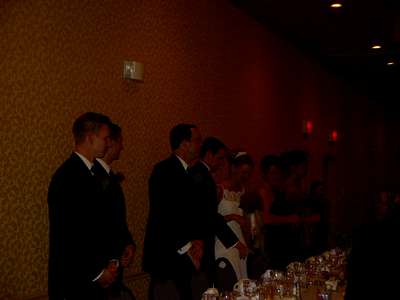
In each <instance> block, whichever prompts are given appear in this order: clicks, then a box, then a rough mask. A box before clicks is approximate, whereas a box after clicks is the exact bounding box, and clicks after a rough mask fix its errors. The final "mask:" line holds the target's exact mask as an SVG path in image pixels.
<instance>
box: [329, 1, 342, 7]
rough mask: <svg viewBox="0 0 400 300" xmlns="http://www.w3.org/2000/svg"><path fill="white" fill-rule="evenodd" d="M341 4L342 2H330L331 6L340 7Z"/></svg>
mask: <svg viewBox="0 0 400 300" xmlns="http://www.w3.org/2000/svg"><path fill="white" fill-rule="evenodd" d="M342 6H343V5H342V3H338V2H335V3H332V4H331V7H332V8H341V7H342Z"/></svg>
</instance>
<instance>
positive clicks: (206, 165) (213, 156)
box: [189, 137, 248, 286]
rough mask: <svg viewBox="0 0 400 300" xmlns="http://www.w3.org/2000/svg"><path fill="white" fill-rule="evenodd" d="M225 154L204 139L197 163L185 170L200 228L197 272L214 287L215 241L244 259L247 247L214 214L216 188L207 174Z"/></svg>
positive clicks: (216, 142)
mask: <svg viewBox="0 0 400 300" xmlns="http://www.w3.org/2000/svg"><path fill="white" fill-rule="evenodd" d="M226 151H227V148H226V146H225V145H224V144H223V143H222V142H221V141H220V140H218V139H216V138H214V137H209V138H207V139H205V140H204V142H203V144H202V146H201V149H200V160H199V161H198V162H197V163H196V164H195V165H194V166H193V167H192V168H190V170H189V174H190V175H191V177H192V178H193V179H194V184H195V195H196V205H195V209H193V210H194V211H196V216H195V219H196V220H197V222H199V223H200V224H201V229H202V231H201V233H202V239H203V241H204V255H203V258H202V261H201V271H203V272H204V273H205V274H206V276H207V279H208V285H209V286H211V285H213V284H216V282H215V238H216V237H218V239H219V240H220V241H221V242H222V243H223V245H224V246H225V247H226V248H230V247H236V248H237V249H238V251H239V254H240V256H241V257H245V256H246V255H247V252H248V250H247V247H246V246H245V245H244V244H243V243H241V242H240V241H239V239H238V238H237V236H236V235H235V233H234V232H233V231H232V230H231V229H230V227H229V226H228V225H227V224H226V221H225V219H224V217H223V216H222V215H221V214H219V213H218V203H219V200H218V193H217V186H216V184H215V181H214V179H213V177H212V174H211V173H212V172H215V171H216V170H218V169H219V168H220V167H221V165H222V163H223V161H224V159H225V157H226Z"/></svg>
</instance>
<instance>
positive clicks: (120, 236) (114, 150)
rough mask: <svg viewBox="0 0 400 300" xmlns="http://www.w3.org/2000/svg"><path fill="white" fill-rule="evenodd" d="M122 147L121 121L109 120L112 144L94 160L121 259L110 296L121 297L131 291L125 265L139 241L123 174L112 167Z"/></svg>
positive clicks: (127, 264) (110, 233)
mask: <svg viewBox="0 0 400 300" xmlns="http://www.w3.org/2000/svg"><path fill="white" fill-rule="evenodd" d="M122 150H123V138H122V130H121V127H119V126H118V125H116V124H114V123H111V124H110V140H109V147H108V149H107V151H106V153H105V155H104V157H103V158H97V159H96V161H95V163H94V166H93V167H94V172H95V174H96V175H97V176H99V180H100V181H101V182H102V184H103V185H104V186H105V193H106V197H107V202H108V206H109V222H110V226H109V227H108V230H109V235H110V237H111V238H112V239H113V240H114V245H115V249H116V251H117V252H116V253H115V256H116V257H118V258H119V259H120V268H119V272H118V273H119V274H118V277H117V280H116V282H114V283H113V284H112V285H111V286H110V287H109V288H108V289H107V294H108V299H120V298H121V295H129V297H130V299H133V298H134V297H133V295H132V293H131V292H130V290H129V289H128V288H127V287H126V286H125V285H124V283H123V269H124V268H126V267H128V266H129V264H131V262H132V260H133V256H134V254H135V251H136V245H135V242H134V240H133V238H132V235H131V233H130V232H129V229H128V224H127V221H126V206H125V197H124V193H123V190H122V187H121V184H120V182H121V181H122V176H121V175H119V174H116V173H114V172H113V170H111V164H112V163H113V162H114V161H116V160H118V159H119V157H120V154H121V151H122Z"/></svg>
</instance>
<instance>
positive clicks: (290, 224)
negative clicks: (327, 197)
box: [48, 112, 326, 300]
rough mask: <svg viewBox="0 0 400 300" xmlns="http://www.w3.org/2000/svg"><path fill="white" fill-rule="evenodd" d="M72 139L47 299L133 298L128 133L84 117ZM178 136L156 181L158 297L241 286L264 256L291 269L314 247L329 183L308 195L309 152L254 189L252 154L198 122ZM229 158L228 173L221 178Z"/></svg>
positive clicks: (55, 205) (289, 156) (53, 202)
mask: <svg viewBox="0 0 400 300" xmlns="http://www.w3.org/2000/svg"><path fill="white" fill-rule="evenodd" d="M73 135H74V139H75V149H74V152H73V153H72V155H71V156H70V158H68V159H67V160H66V161H65V162H64V163H63V164H62V165H61V166H60V167H59V168H58V169H57V171H56V172H55V174H54V175H53V177H52V180H51V183H50V186H49V193H48V205H49V224H50V232H49V234H50V243H49V244H50V249H49V299H50V300H55V299H67V300H68V299H94V300H96V299H99V300H100V299H102V300H107V299H108V300H111V299H122V298H121V295H122V294H123V293H125V294H126V293H128V295H127V297H128V298H129V297H130V298H131V299H132V298H134V296H133V295H132V294H131V293H129V289H127V288H126V287H125V286H124V284H123V280H122V273H123V269H124V268H126V267H127V266H128V265H129V264H130V263H131V261H132V259H133V256H134V253H135V242H134V241H133V239H132V236H131V234H130V233H129V230H128V226H127V222H126V209H125V200H124V195H123V192H122V188H121V185H120V177H118V176H117V175H116V174H114V172H113V170H112V169H111V164H112V162H113V161H115V160H117V159H119V155H120V152H121V150H122V148H123V145H122V134H121V128H120V127H119V126H118V125H116V124H114V123H112V122H111V121H110V119H109V118H108V117H106V116H104V115H102V114H98V113H92V112H89V113H85V114H83V115H82V116H80V117H79V118H78V119H77V120H76V121H75V122H74V125H73ZM169 142H170V147H171V155H170V156H169V157H167V158H166V159H165V160H162V161H161V162H159V163H157V164H156V165H155V166H154V168H153V170H152V172H151V175H150V178H149V215H148V220H147V227H146V231H145V238H144V245H143V259H142V264H143V270H144V271H145V272H147V273H148V274H149V275H150V279H151V280H150V286H149V299H151V300H156V299H157V300H163V299H178V300H179V299H180V300H190V299H195V300H198V299H200V298H201V295H202V293H203V292H204V291H205V290H206V289H207V288H208V287H212V286H214V287H217V288H218V289H220V290H232V288H233V285H234V284H235V283H236V282H237V281H238V280H240V279H242V278H248V277H251V276H252V274H253V275H254V272H252V270H251V266H252V265H251V258H252V255H253V257H254V255H255V253H261V254H262V256H263V257H266V258H267V263H266V265H265V267H270V268H277V269H279V268H281V269H282V268H285V267H286V265H287V264H288V263H289V262H291V261H293V260H296V259H298V258H300V257H301V256H302V255H306V254H307V255H308V254H310V253H311V252H312V251H311V250H312V249H313V250H315V249H316V244H315V241H317V240H316V239H315V238H314V237H313V234H315V232H316V231H315V228H314V227H313V226H309V225H310V224H321V220H323V219H324V215H323V211H324V209H323V204H324V199H323V198H324V197H323V192H322V187H323V186H322V183H321V182H316V183H314V184H313V185H312V187H311V190H310V193H306V192H305V189H304V177H305V175H306V173H307V160H308V157H307V153H305V152H302V151H290V152H287V153H283V154H282V155H281V156H279V157H278V156H273V155H268V156H265V157H264V158H263V159H262V160H261V163H260V168H261V174H262V179H263V180H262V185H261V186H259V187H258V188H257V189H255V190H254V191H252V192H253V193H251V191H248V190H247V182H248V181H249V179H250V176H251V174H252V172H253V169H254V167H255V166H254V161H253V159H252V158H251V156H250V155H249V154H248V153H247V152H244V151H237V152H232V151H230V150H229V149H228V147H227V146H226V145H225V144H224V143H223V142H222V141H221V140H219V139H217V138H215V137H207V138H205V139H204V140H203V138H202V136H201V133H200V130H199V128H198V127H197V126H196V125H193V124H178V125H176V126H175V127H173V128H172V129H171V131H170V136H169ZM226 161H228V165H229V172H228V173H229V174H228V176H226V177H225V178H223V180H216V177H215V174H216V173H218V171H220V170H221V168H223V167H224V166H225V165H226V164H225V163H226ZM254 196H255V197H254ZM249 203H253V204H250V205H249ZM254 203H255V205H254ZM319 233H320V235H319V237H323V236H325V235H326V232H321V231H320V232H319ZM317 243H318V244H319V245H318V246H321V243H322V241H321V240H318V241H317ZM257 251H258V252H257ZM249 253H250V254H251V255H250V256H249ZM247 258H249V260H250V261H247ZM253 262H254V260H253ZM124 299H126V298H124Z"/></svg>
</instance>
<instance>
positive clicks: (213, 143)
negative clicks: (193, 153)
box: [200, 136, 227, 158]
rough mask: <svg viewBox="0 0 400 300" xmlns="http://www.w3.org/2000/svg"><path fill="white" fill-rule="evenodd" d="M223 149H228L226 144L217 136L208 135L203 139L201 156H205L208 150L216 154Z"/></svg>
mask: <svg viewBox="0 0 400 300" xmlns="http://www.w3.org/2000/svg"><path fill="white" fill-rule="evenodd" d="M221 149H227V147H226V146H225V144H224V143H223V142H221V141H220V140H219V139H217V138H215V137H212V136H210V137H208V138H206V139H205V140H204V141H203V144H202V145H201V148H200V158H204V157H205V156H206V154H207V152H208V151H211V153H212V154H216V153H217V152H218V151H219V150H221Z"/></svg>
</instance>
